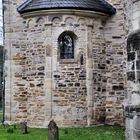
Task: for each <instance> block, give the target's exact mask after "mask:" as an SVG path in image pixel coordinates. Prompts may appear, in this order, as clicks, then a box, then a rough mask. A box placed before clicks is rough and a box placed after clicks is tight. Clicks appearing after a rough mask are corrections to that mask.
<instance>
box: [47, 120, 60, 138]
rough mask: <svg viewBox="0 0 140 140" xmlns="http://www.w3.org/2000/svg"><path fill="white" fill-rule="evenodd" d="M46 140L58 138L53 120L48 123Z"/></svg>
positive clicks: (56, 127)
mask: <svg viewBox="0 0 140 140" xmlns="http://www.w3.org/2000/svg"><path fill="white" fill-rule="evenodd" d="M48 140H59V132H58V126H57V124H56V123H55V121H54V120H52V121H50V123H49V125H48Z"/></svg>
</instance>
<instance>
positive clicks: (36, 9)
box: [17, 0, 116, 16]
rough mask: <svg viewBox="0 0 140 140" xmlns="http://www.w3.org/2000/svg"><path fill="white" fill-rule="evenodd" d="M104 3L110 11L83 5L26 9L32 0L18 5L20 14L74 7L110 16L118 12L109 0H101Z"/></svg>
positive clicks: (74, 8)
mask: <svg viewBox="0 0 140 140" xmlns="http://www.w3.org/2000/svg"><path fill="white" fill-rule="evenodd" d="M99 1H100V2H101V3H102V4H103V5H105V6H107V7H108V8H109V9H110V10H108V11H104V10H99V9H96V8H95V9H89V8H88V9H87V8H83V7H50V8H41V7H39V8H33V9H26V6H28V4H29V3H31V2H32V0H26V1H25V2H24V3H23V4H21V5H20V6H19V7H17V11H18V12H19V13H20V14H25V13H28V12H36V11H41V10H51V9H53V10H55V9H56V10H57V9H73V10H85V11H95V12H102V13H105V14H108V15H110V16H112V15H114V14H115V13H116V8H115V7H114V6H113V5H112V4H110V3H108V2H107V1H103V0H99Z"/></svg>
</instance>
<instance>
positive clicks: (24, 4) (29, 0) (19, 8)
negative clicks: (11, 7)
mask: <svg viewBox="0 0 140 140" xmlns="http://www.w3.org/2000/svg"><path fill="white" fill-rule="evenodd" d="M30 2H32V0H26V1H25V2H24V3H22V4H21V5H20V6H18V7H17V11H18V12H19V13H20V11H21V10H22V9H23V8H25V7H26V6H27V5H28V4H29V3H30Z"/></svg>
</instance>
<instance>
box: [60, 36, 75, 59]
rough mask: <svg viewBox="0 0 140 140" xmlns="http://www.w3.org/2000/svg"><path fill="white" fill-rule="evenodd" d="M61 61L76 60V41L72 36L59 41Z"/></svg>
mask: <svg viewBox="0 0 140 140" xmlns="http://www.w3.org/2000/svg"><path fill="white" fill-rule="evenodd" d="M59 46H60V59H73V58H74V40H73V38H72V36H71V35H69V34H65V35H63V36H61V38H60V40H59Z"/></svg>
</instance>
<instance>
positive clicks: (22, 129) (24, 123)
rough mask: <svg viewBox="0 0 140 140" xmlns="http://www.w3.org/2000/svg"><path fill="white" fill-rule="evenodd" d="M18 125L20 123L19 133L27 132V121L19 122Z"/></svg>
mask: <svg viewBox="0 0 140 140" xmlns="http://www.w3.org/2000/svg"><path fill="white" fill-rule="evenodd" d="M20 125H21V133H22V134H27V133H28V130H27V122H21V123H20Z"/></svg>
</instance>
